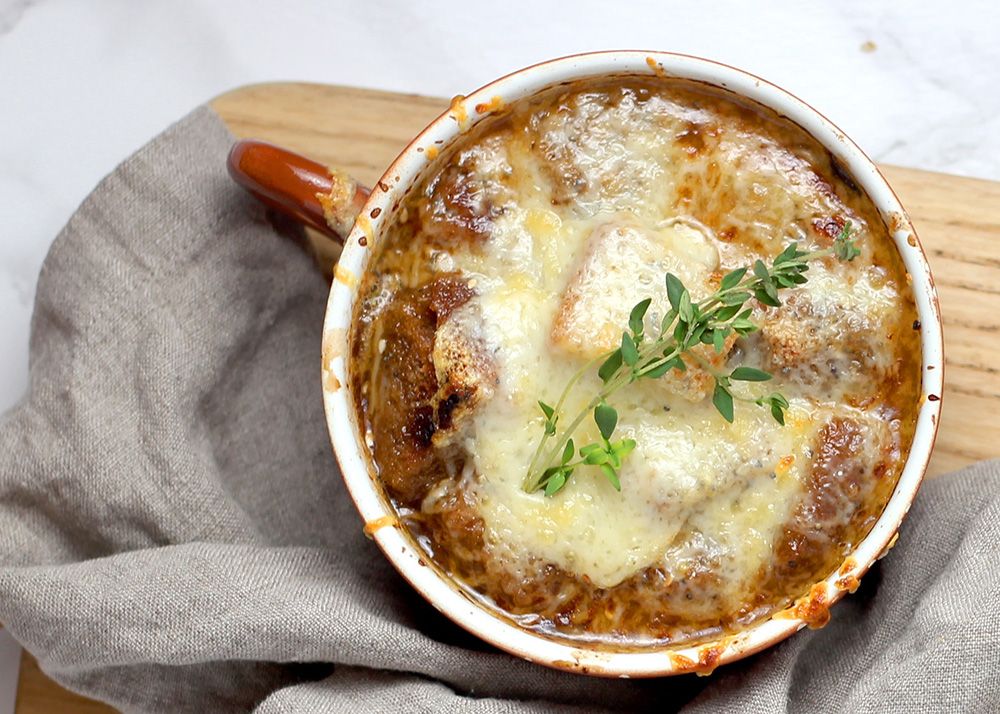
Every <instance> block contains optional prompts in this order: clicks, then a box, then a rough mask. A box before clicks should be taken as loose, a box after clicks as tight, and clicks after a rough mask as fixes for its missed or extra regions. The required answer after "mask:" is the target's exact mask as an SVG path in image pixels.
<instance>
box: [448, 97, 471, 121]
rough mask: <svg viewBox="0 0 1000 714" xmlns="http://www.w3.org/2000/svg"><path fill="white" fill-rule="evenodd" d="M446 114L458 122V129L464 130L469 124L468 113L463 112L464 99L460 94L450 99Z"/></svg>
mask: <svg viewBox="0 0 1000 714" xmlns="http://www.w3.org/2000/svg"><path fill="white" fill-rule="evenodd" d="M448 112H449V114H450V115H451V118H452V119H454V120H455V121H456V122H458V128H459V129H463V130H464V129H465V128H466V126H468V124H469V113H468V112H467V111H465V97H464V96H463V95H461V94H456V95H455V96H454V97H452V99H451V104H450V105H449V106H448Z"/></svg>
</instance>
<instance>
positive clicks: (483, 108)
mask: <svg viewBox="0 0 1000 714" xmlns="http://www.w3.org/2000/svg"><path fill="white" fill-rule="evenodd" d="M503 108H504V103H503V99H502V98H501V97H500V96H499V95H496V94H495V95H493V97H491V98H490V101H488V102H480V103H479V104H477V105H476V112H478V113H479V114H487V113H492V112H498V111H500V110H502V109H503Z"/></svg>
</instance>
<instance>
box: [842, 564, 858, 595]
mask: <svg viewBox="0 0 1000 714" xmlns="http://www.w3.org/2000/svg"><path fill="white" fill-rule="evenodd" d="M857 567H858V563H857V561H856V560H854V558H847V559H846V560H844V564H843V565H841V566H840V570H838V571H837V575H839V576H840V577H839V578H837V587H838V588H839V589H840V590H846V591H847V592H850V593H853V592H854V591H855V590H857V589H858V586H859V585H860V584H861V581H860V580H859V579H858V576H857V575H855V574H854V572H853V571H854V569H855V568H857Z"/></svg>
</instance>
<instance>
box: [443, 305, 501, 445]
mask: <svg viewBox="0 0 1000 714" xmlns="http://www.w3.org/2000/svg"><path fill="white" fill-rule="evenodd" d="M481 322H482V315H481V313H480V310H479V306H478V304H477V303H476V302H475V301H471V302H468V303H466V304H465V305H463V306H462V307H460V308H458V309H457V310H455V311H454V312H452V313H451V314H450V315H449V316H448V318H447V319H446V320H445V321H444V322H442V323H441V324H440V325H438V328H437V332H436V333H435V335H434V351H433V361H434V369H435V372H436V373H437V381H438V390H437V393H436V394H435V395H434V398H433V399H432V401H431V403H432V405H433V407H434V416H435V423H436V425H437V429H436V431H435V432H434V436H433V439H432V441H433V443H434V445H435V446H437V447H441V446H445V445H447V444H449V443H451V442H452V441H453V440H454V439H455V437H456V436H457V435H459V434H461V433H462V431H463V429H464V426H465V425H466V424H467V423H468V420H469V418H470V417H471V416H472V414H474V413H475V411H476V410H477V409H478V408H479V407H480V406H481V405H483V404H484V403H486V402H487V401H489V400H490V399H491V398H492V397H493V394H494V392H495V391H496V387H497V384H498V383H499V382H498V377H497V368H496V363H495V361H494V359H493V356H492V353H491V351H490V350H489V349H488V347H487V345H486V342H485V340H484V339H483V337H482V334H481V332H480V324H481Z"/></svg>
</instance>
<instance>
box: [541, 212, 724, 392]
mask: <svg viewBox="0 0 1000 714" xmlns="http://www.w3.org/2000/svg"><path fill="white" fill-rule="evenodd" d="M718 268H719V254H718V251H717V249H716V247H715V245H714V239H712V238H711V237H710V236H709V235H708V232H707V231H706V230H704V229H701V228H699V227H698V226H697V225H694V224H689V223H686V222H681V221H673V222H670V223H668V224H666V225H664V226H662V227H660V228H650V227H647V226H644V225H642V224H641V223H640V222H639V220H638V219H636V218H635V217H633V216H631V215H630V214H620V215H616V216H614V217H613V218H612V219H610V220H609V221H608V222H606V223H603V224H601V225H600V226H598V227H597V228H595V229H594V231H593V233H592V234H591V236H590V239H589V240H588V241H587V244H586V249H585V252H584V255H583V256H582V258H581V260H580V263H579V266H578V268H577V269H576V271H575V273H574V274H573V276H572V277H571V278H570V281H569V283H568V285H567V286H566V289H565V290H564V291H563V294H562V299H561V301H560V305H559V308H558V310H557V312H556V317H555V320H554V321H553V324H552V329H551V332H550V339H551V342H552V345H553V346H554V347H555V348H557V349H559V350H562V351H564V352H566V353H568V354H573V355H577V356H580V357H584V358H587V359H592V358H594V357H598V356H600V355H601V354H604V353H605V352H609V351H611V350H613V349H615V348H616V347H618V346H619V345H620V344H621V338H622V331H623V330H624V329H625V328H626V326H627V325H628V317H629V313H630V312H631V309H632V307H633V306H634V305H635V304H636V303H638V302H639V301H640V300H643V299H645V298H647V297H650V298H652V303H651V305H650V308H649V311H648V312H647V314H646V321H647V329H650V330H655V331H657V332H658V328H659V322H660V320H661V319H662V317H663V315H664V314H665V313H666V311H667V310H669V309H670V304H669V302H668V300H667V291H666V284H665V280H664V278H665V275H666V273H668V272H670V273H673V274H674V275H676V276H677V277H679V278H680V279H681V281H682V282H683V283H684V285H685V286H686V287H687V288H688V290H689V291H690V292H691V296H692V298H693V299H695V300H698V299H700V298H702V297H704V296H706V295H708V294H709V293H711V292H712V291H713V290H714V289H715V287H716V286H717V284H718V280H719V279H720V278H721V275H720V274H719V271H718ZM734 341H735V338H733V337H730V339H728V340H727V341H726V345H725V349H724V350H723V352H722V354H718V353H716V352H715V350H714V349H713V348H712V347H710V346H708V345H701V346H699V347H696V348H695V351H696V352H697V353H698V354H699V355H700V356H701V357H702V358H703V359H705V360H707V361H709V362H712V363H713V364H714V365H715V366H719V365H721V364H722V362H724V361H725V358H726V355H727V354H728V353H729V350H730V349H731V348H732V345H733V342H734ZM685 363H686V364H687V365H688V370H687V372H685V373H681V372H678V371H677V370H674V371H673V372H671V373H670V374H668V375H666V376H665V377H664V378H663V379H662V380H660V382H661V383H662V384H664V385H665V386H666V387H667V389H668V390H670V391H671V392H673V393H675V394H680V395H682V396H684V397H685V398H687V399H690V400H691V401H699V400H701V399H702V398H704V397H705V395H706V394H707V393H708V392H709V391H710V390H711V387H712V378H711V376H710V375H708V374H707V373H706V372H705V371H704V370H702V369H700V368H699V367H698V363H697V360H694V359H690V358H688V359H685Z"/></svg>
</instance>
